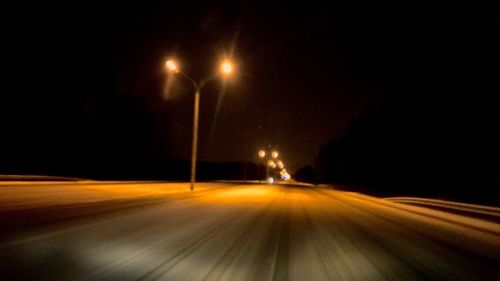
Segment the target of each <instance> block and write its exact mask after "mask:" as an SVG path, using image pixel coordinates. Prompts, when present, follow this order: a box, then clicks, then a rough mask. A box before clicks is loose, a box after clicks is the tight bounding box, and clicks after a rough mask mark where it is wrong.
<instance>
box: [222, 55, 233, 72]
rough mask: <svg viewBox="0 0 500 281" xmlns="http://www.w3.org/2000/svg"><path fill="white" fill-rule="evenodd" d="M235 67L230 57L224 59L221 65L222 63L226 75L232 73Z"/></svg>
mask: <svg viewBox="0 0 500 281" xmlns="http://www.w3.org/2000/svg"><path fill="white" fill-rule="evenodd" d="M233 68H234V67H233V64H232V63H231V61H230V60H228V59H225V60H224V61H222V63H221V65H220V70H221V71H222V73H223V74H225V75H228V74H231V73H232V72H233Z"/></svg>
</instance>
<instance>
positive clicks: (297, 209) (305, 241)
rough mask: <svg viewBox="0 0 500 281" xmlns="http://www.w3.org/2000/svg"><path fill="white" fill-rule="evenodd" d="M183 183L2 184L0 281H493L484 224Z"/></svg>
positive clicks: (344, 200)
mask: <svg viewBox="0 0 500 281" xmlns="http://www.w3.org/2000/svg"><path fill="white" fill-rule="evenodd" d="M186 190H187V185H182V184H179V185H174V184H160V183H135V184H127V183H106V184H100V183H94V182H86V183H50V182H49V183H44V184H41V185H37V184H25V183H24V184H23V183H19V185H18V186H16V183H9V184H5V185H3V186H2V185H0V227H2V233H1V238H2V240H0V280H120V281H122V280H176V281H177V280H299V281H312V280H500V247H499V246H500V225H498V224H497V223H495V222H492V221H488V220H483V219H479V218H477V217H476V218H474V217H468V216H466V215H464V214H463V213H461V214H454V213H449V212H446V211H443V210H436V209H430V208H427V207H422V206H416V205H408V204H403V203H398V202H393V201H390V200H384V199H378V198H374V197H369V196H365V195H362V194H357V193H349V192H341V191H335V190H333V189H328V188H321V189H315V188H311V187H305V186H302V187H289V186H288V187H287V186H278V185H273V186H268V185H234V184H205V185H200V186H198V190H197V191H195V192H186ZM443 204H444V203H443ZM460 207H461V208H467V206H462V205H461V206H460ZM474 208H476V209H477V208H478V207H477V206H476V207H474ZM462 211H463V210H462ZM488 212H491V213H493V215H492V216H494V215H495V212H498V209H496V208H491V209H488Z"/></svg>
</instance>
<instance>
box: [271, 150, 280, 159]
mask: <svg viewBox="0 0 500 281" xmlns="http://www.w3.org/2000/svg"><path fill="white" fill-rule="evenodd" d="M278 155H279V154H278V151H273V153H272V154H271V156H272V157H273V158H274V159H276V158H278Z"/></svg>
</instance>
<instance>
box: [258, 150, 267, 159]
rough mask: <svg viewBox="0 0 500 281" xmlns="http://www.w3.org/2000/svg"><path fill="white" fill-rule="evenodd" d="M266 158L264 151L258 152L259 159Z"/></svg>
mask: <svg viewBox="0 0 500 281" xmlns="http://www.w3.org/2000/svg"><path fill="white" fill-rule="evenodd" d="M265 156H266V151H265V150H259V158H264V157H265Z"/></svg>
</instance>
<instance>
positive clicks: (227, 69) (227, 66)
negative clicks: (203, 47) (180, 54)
mask: <svg viewBox="0 0 500 281" xmlns="http://www.w3.org/2000/svg"><path fill="white" fill-rule="evenodd" d="M165 66H166V68H167V71H168V72H169V73H172V74H180V75H181V76H182V77H184V78H185V79H186V80H188V81H190V82H191V83H192V85H193V87H194V90H195V92H194V112H193V141H192V144H193V145H192V150H191V186H190V190H191V191H192V190H194V183H195V181H196V152H197V148H198V119H199V112H200V109H199V108H200V92H201V89H202V88H203V86H204V85H205V84H206V83H207V82H209V81H211V80H213V79H214V78H216V77H217V76H218V75H216V76H213V77H211V78H208V79H204V80H202V81H201V82H199V83H197V82H196V81H194V80H193V79H192V78H191V77H190V76H188V75H187V74H185V73H184V72H182V71H181V70H180V67H179V64H178V63H177V62H176V61H175V60H174V59H168V60H167V61H166V62H165ZM233 69H234V64H233V63H232V62H231V61H230V60H229V59H224V60H223V61H222V62H221V64H220V74H222V76H224V77H227V76H229V75H231V74H232V73H233Z"/></svg>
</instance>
